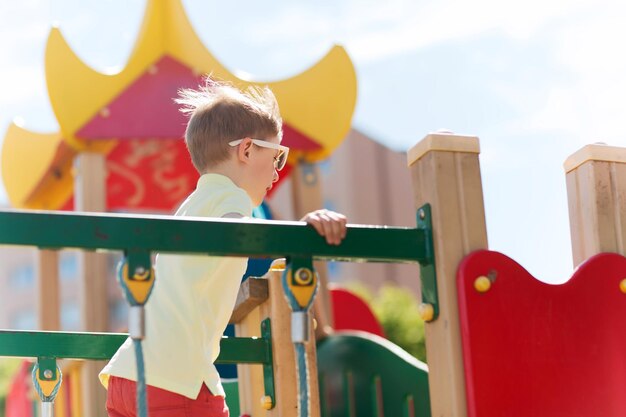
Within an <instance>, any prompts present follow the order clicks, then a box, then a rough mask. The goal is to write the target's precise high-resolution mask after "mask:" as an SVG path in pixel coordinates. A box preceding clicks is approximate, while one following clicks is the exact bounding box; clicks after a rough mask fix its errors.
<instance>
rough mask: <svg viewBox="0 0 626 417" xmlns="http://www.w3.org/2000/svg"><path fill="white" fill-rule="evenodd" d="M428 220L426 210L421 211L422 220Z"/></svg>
mask: <svg viewBox="0 0 626 417" xmlns="http://www.w3.org/2000/svg"><path fill="white" fill-rule="evenodd" d="M425 218H426V212H425V211H424V209H420V219H422V220H424V219H425Z"/></svg>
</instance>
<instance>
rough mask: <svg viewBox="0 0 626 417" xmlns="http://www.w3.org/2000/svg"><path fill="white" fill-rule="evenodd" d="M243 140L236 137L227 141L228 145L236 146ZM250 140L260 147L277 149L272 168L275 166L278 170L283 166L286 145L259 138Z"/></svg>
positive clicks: (285, 159)
mask: <svg viewBox="0 0 626 417" xmlns="http://www.w3.org/2000/svg"><path fill="white" fill-rule="evenodd" d="M244 140H245V139H238V140H234V141H232V142H228V144H229V145H230V146H237V145H239V144H240V143H241V142H243V141H244ZM251 140H252V143H254V144H255V145H256V146H260V147H261V148H269V149H276V150H277V151H278V155H276V156H275V157H274V168H276V171H280V170H281V169H283V168H284V167H285V164H286V163H287V155H289V148H288V147H286V146H283V145H279V144H278V143H272V142H268V141H266V140H261V139H251Z"/></svg>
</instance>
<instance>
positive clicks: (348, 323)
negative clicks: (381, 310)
mask: <svg viewBox="0 0 626 417" xmlns="http://www.w3.org/2000/svg"><path fill="white" fill-rule="evenodd" d="M330 299H331V303H332V308H333V317H334V322H335V330H362V331H364V332H369V333H373V334H375V335H377V336H380V337H385V332H384V331H383V328H382V326H381V325H380V323H378V320H377V319H376V316H374V313H372V310H371V309H370V307H369V306H368V305H367V304H366V303H365V301H363V300H362V299H361V298H360V297H359V296H357V295H356V294H354V293H353V292H351V291H348V290H346V289H343V288H332V289H331V290H330Z"/></svg>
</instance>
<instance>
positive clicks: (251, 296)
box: [228, 277, 269, 324]
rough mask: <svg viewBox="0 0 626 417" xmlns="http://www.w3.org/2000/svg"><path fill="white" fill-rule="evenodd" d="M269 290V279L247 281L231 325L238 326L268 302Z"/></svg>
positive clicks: (241, 291)
mask: <svg viewBox="0 0 626 417" xmlns="http://www.w3.org/2000/svg"><path fill="white" fill-rule="evenodd" d="M268 296H269V289H268V284H267V279H265V278H255V277H250V278H248V279H247V280H245V281H244V282H243V283H242V284H241V287H239V293H237V301H236V302H235V308H234V309H233V314H232V315H231V316H230V321H229V322H228V323H229V324H236V323H239V322H240V321H241V320H243V319H244V318H245V317H246V316H247V315H248V314H250V312H251V311H252V310H254V309H255V308H257V307H258V306H259V305H261V304H263V303H264V302H265V301H267V298H268Z"/></svg>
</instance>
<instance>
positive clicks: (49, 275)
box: [37, 250, 61, 330]
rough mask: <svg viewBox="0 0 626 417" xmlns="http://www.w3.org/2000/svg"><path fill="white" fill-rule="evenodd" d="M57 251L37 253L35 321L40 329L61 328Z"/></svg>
mask: <svg viewBox="0 0 626 417" xmlns="http://www.w3.org/2000/svg"><path fill="white" fill-rule="evenodd" d="M60 291H61V289H60V287H59V252H58V251H55V250H40V251H38V253H37V322H38V328H39V329H41V330H61V305H60Z"/></svg>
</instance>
